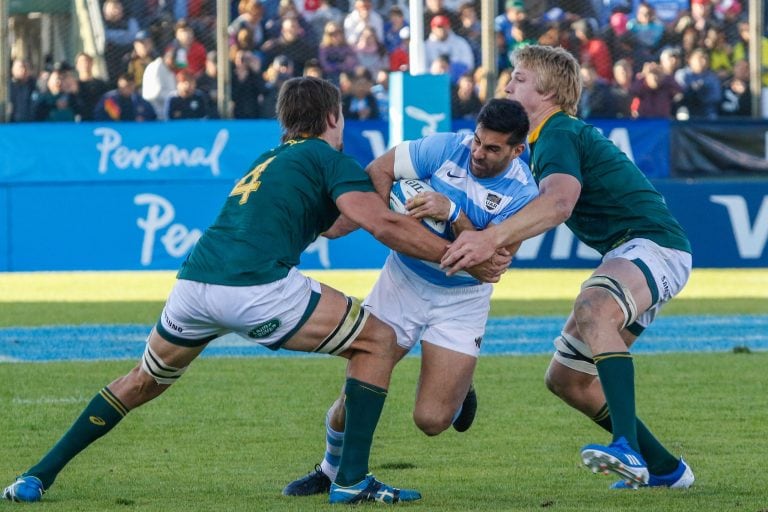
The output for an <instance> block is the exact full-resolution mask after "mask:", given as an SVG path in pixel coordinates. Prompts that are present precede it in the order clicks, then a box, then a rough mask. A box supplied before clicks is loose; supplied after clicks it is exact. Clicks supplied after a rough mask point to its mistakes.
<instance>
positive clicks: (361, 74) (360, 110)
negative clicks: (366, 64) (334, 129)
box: [341, 68, 379, 121]
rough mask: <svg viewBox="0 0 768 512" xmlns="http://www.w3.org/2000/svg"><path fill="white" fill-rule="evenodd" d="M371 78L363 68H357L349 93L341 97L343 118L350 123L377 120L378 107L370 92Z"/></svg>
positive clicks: (368, 72)
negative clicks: (350, 121)
mask: <svg viewBox="0 0 768 512" xmlns="http://www.w3.org/2000/svg"><path fill="white" fill-rule="evenodd" d="M371 87H373V77H372V76H371V73H370V71H368V70H367V69H365V68H358V69H357V70H356V71H355V73H354V75H353V76H352V86H351V89H350V92H349V93H347V94H344V95H342V97H341V108H342V111H343V112H344V117H345V118H346V119H349V120H352V121H365V120H369V119H379V105H378V103H377V102H376V98H375V97H374V96H373V93H372V92H371Z"/></svg>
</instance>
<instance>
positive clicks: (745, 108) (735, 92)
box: [718, 60, 752, 116]
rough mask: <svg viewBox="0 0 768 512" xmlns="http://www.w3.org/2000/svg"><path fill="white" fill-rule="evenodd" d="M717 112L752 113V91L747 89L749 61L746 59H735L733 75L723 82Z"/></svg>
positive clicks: (727, 113)
mask: <svg viewBox="0 0 768 512" xmlns="http://www.w3.org/2000/svg"><path fill="white" fill-rule="evenodd" d="M718 112H719V114H720V115H721V116H751V115H752V92H751V91H750V89H749V63H748V62H747V61H746V60H737V61H736V62H734V64H733V77H731V78H730V79H728V80H726V81H725V82H724V83H723V87H722V96H721V99H720V108H719V110H718Z"/></svg>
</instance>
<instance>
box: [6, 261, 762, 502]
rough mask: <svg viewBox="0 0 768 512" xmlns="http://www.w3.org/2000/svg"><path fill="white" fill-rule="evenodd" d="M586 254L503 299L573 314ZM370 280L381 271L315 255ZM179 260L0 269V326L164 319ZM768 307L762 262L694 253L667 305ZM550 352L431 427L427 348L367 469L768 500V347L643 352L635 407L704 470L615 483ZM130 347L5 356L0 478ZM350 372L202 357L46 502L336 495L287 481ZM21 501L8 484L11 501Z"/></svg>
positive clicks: (522, 362) (62, 422)
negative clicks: (75, 357)
mask: <svg viewBox="0 0 768 512" xmlns="http://www.w3.org/2000/svg"><path fill="white" fill-rule="evenodd" d="M585 275H586V272H583V271H558V272H552V271H520V270H515V271H511V272H510V273H508V275H507V276H505V279H504V282H503V283H502V284H501V285H500V286H498V287H497V290H496V293H495V295H494V304H493V313H494V314H503V315H513V314H526V315H531V314H548V315H565V314H566V313H567V311H568V306H569V299H570V298H572V296H573V295H574V294H575V291H576V290H577V289H578V285H579V283H580V282H581V280H583V279H584V277H585ZM316 277H318V278H319V279H321V280H323V281H326V282H329V283H332V284H334V285H335V286H337V287H339V288H341V289H343V290H345V291H348V292H349V293H352V294H355V295H364V294H365V292H366V291H367V289H368V288H369V287H370V283H372V281H373V279H375V273H373V272H363V273H355V274H340V273H319V274H316ZM172 282H173V273H167V272H162V273H161V272H151V273H92V274H91V273H88V274H79V273H78V274H45V273H35V274H0V326H20V325H52V324H53V325H56V324H77V323H145V324H147V325H149V324H151V323H153V322H154V321H155V319H156V317H157V314H158V312H159V310H160V307H161V306H162V301H163V299H164V297H165V295H166V294H167V292H168V290H169V288H170V286H171V284H172ZM696 313H697V314H734V315H738V314H746V313H750V314H768V271H763V270H739V271H714V270H696V271H695V272H694V275H693V276H692V279H691V282H690V284H689V286H688V287H687V288H686V290H685V291H684V293H683V294H682V295H681V297H680V298H678V299H676V300H675V301H673V302H672V304H670V306H669V307H668V308H667V309H665V314H670V315H674V314H696ZM547 360H548V357H547V356H525V357H523V356H517V357H511V356H501V357H486V358H481V361H480V363H479V366H478V371H477V375H476V386H477V389H478V393H479V396H480V410H479V413H478V418H477V421H476V423H475V425H474V426H473V427H472V429H470V430H469V431H468V432H467V433H464V434H458V433H456V432H454V431H452V430H451V431H449V432H446V433H444V434H442V435H440V436H438V437H435V438H427V437H426V436H424V435H423V434H421V433H420V432H418V431H417V429H416V428H415V427H414V425H413V423H412V421H411V420H410V411H411V407H412V402H413V397H414V386H415V381H416V376H417V372H418V364H419V361H418V359H416V358H408V359H406V360H404V361H403V362H402V363H401V364H400V365H399V366H398V368H397V369H396V373H395V376H394V378H393V383H392V387H391V389H390V394H389V399H388V402H387V405H386V408H385V411H384V415H383V417H382V421H381V423H380V425H379V428H378V430H377V436H376V441H375V443H374V451H373V454H372V460H371V463H372V465H371V469H372V470H373V471H374V472H375V473H376V475H377V476H379V477H380V478H382V479H383V480H385V481H388V482H391V483H393V484H396V485H405V486H413V487H415V488H418V489H419V490H421V491H422V493H423V494H424V499H423V500H422V501H421V502H418V503H415V504H411V505H407V508H410V509H413V510H422V511H469V510H478V511H535V510H554V511H586V510H590V511H638V512H639V511H643V512H648V511H682V512H694V511H695V512H702V511H731V510H734V511H748V512H766V511H768V493H766V492H765V483H764V481H763V480H762V478H761V474H762V473H761V468H762V467H763V466H764V460H765V456H766V455H768V453H767V452H768V450H767V449H766V443H765V431H766V429H765V418H766V411H767V410H768V400H767V399H766V398H765V378H764V374H765V368H766V366H767V365H768V353H764V352H752V353H730V352H728V353H725V352H724V353H709V354H704V353H701V354H690V353H689V354H672V355H654V356H642V357H638V358H636V373H637V393H638V409H639V413H640V415H641V416H642V417H643V418H644V419H645V420H646V422H647V423H648V424H649V425H650V426H651V427H652V428H653V429H654V430H655V431H656V432H657V433H658V434H659V436H660V437H661V438H662V439H663V440H664V441H665V443H666V444H667V445H668V446H669V448H670V449H671V450H672V451H673V452H675V453H682V454H683V455H684V456H685V457H686V460H688V461H689V462H690V464H691V466H692V467H693V469H694V471H695V472H696V477H697V482H696V485H695V486H694V487H693V488H692V489H690V490H686V491H674V490H658V489H656V490H649V489H645V490H640V491H637V492H617V491H610V490H608V489H607V486H608V484H609V483H611V481H612V480H611V479H610V478H609V477H604V476H601V475H592V474H591V473H590V472H589V471H588V470H587V469H585V468H583V467H582V466H581V465H580V462H579V459H578V450H579V448H580V447H581V446H582V445H583V444H585V443H588V442H598V441H599V442H603V441H607V440H608V436H607V434H605V433H604V432H602V431H601V430H599V429H598V428H597V427H596V426H594V425H592V424H591V423H590V422H589V421H587V420H586V419H585V418H583V417H582V416H580V415H579V414H578V413H576V412H575V411H573V410H570V409H568V408H567V407H566V406H564V405H562V404H561V403H560V402H559V401H558V400H557V399H556V398H555V397H553V396H552V395H550V394H549V393H548V392H547V391H546V390H545V389H544V386H543V385H542V374H543V371H544V369H545V368H546V365H547ZM133 364H134V362H133V361H109V362H103V361H98V362H54V363H13V364H10V363H0V383H2V385H0V410H2V411H3V412H2V414H0V427H2V428H1V429H0V432H2V436H0V483H1V484H4V485H5V484H6V483H9V482H10V481H11V480H12V479H13V477H14V476H15V475H16V474H18V473H19V472H20V471H23V470H24V469H26V468H27V467H28V466H29V465H30V464H32V463H33V462H35V461H36V460H37V459H38V458H39V457H40V456H41V455H42V453H43V452H44V451H45V450H47V448H48V447H50V445H51V444H52V443H53V442H55V440H56V439H57V438H58V437H59V436H60V435H61V433H63V431H64V430H65V429H66V428H68V426H69V425H70V424H71V422H72V420H73V419H74V417H75V416H76V415H77V414H78V413H79V411H80V410H81V409H82V408H83V407H84V405H85V404H86V403H87V401H89V400H90V398H91V397H92V396H93V395H94V394H95V393H96V392H97V391H98V390H99V389H100V388H101V387H102V386H103V385H104V384H106V383H107V382H109V381H110V380H112V379H113V378H114V377H115V376H117V375H120V374H122V373H124V372H126V371H127V370H128V369H129V368H131V367H132V365H133ZM343 374H344V362H343V361H342V360H340V359H336V358H326V357H312V358H299V359H287V358H285V359H261V358H243V359H232V358H229V359H227V358H223V359H218V358H217V359H202V360H200V361H197V362H196V363H195V364H194V365H193V366H192V367H191V369H190V371H189V372H187V374H186V375H185V377H184V378H183V379H182V380H181V381H180V382H179V383H178V384H176V385H174V387H173V388H172V389H171V390H169V391H168V392H167V393H166V394H165V395H164V396H162V397H160V398H159V399H158V400H156V401H155V402H152V403H150V404H148V405H147V406H145V407H143V408H141V409H139V410H137V411H134V412H132V413H131V414H130V415H129V416H128V417H127V419H126V420H125V421H123V423H122V424H121V425H120V426H118V427H117V429H116V430H115V431H114V432H113V433H111V434H110V435H109V436H107V437H106V438H104V439H102V440H100V441H98V442H97V443H96V444H94V445H93V446H92V447H91V448H90V449H88V450H87V451H86V452H84V453H83V454H81V455H80V456H78V457H77V458H76V459H75V460H74V461H73V462H72V463H71V464H70V465H69V466H68V467H67V468H66V469H65V470H64V471H63V472H62V474H61V475H60V477H59V479H58V480H57V483H56V485H55V486H54V487H53V488H52V489H51V491H50V492H49V493H48V494H47V495H46V496H45V498H44V501H43V502H42V503H40V504H38V505H35V506H36V507H37V508H39V509H40V510H46V511H103V510H126V511H128V510H131V511H132V510H145V511H156V510H169V511H176V510H183V511H185V512H196V511H211V510H222V511H223V510H227V511H229V510H238V511H240V510H242V511H266V510H269V511H271V510H278V511H305V510H333V509H338V507H335V508H334V507H331V506H329V505H327V504H326V502H325V498H323V497H311V498H301V499H296V498H293V499H291V498H286V497H283V496H281V495H280V490H281V488H282V486H283V485H284V484H285V483H287V481H289V480H291V479H293V478H294V477H296V476H300V475H302V474H303V473H305V472H307V471H309V470H310V469H311V468H312V466H313V465H314V464H315V463H316V462H318V461H319V459H320V457H321V455H322V449H323V444H322V443H323V432H324V431H323V417H324V413H325V410H326V409H327V406H328V404H329V403H330V402H331V400H332V399H333V398H334V397H335V395H336V393H337V391H338V389H339V387H340V385H341V382H342V379H343ZM18 507H19V505H15V504H11V503H6V502H0V510H12V509H17V508H18Z"/></svg>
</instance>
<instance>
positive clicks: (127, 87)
mask: <svg viewBox="0 0 768 512" xmlns="http://www.w3.org/2000/svg"><path fill="white" fill-rule="evenodd" d="M93 118H94V119H95V120H96V121H154V120H156V119H157V114H156V113H155V109H154V108H153V107H152V105H151V104H150V103H149V102H148V101H147V100H145V99H144V98H142V97H141V95H140V94H139V93H138V92H136V83H135V82H134V80H133V76H132V75H130V74H128V73H123V74H122V75H120V76H119V77H117V89H113V90H111V91H108V92H106V93H104V95H102V97H101V98H100V99H99V103H98V104H97V105H96V108H95V109H94V112H93Z"/></svg>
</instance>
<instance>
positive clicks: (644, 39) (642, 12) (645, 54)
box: [627, 1, 665, 62]
mask: <svg viewBox="0 0 768 512" xmlns="http://www.w3.org/2000/svg"><path fill="white" fill-rule="evenodd" d="M627 29H628V30H629V32H631V33H632V34H633V35H634V36H635V37H634V40H635V41H636V42H637V44H639V45H640V47H641V49H642V61H643V62H645V61H649V60H653V58H654V56H655V55H656V52H657V51H658V50H659V48H660V46H661V43H662V40H663V37H664V30H665V28H664V24H663V23H661V22H660V21H659V20H657V19H656V11H655V9H654V8H653V6H651V5H650V4H648V3H647V2H644V1H641V2H640V3H639V4H638V6H637V12H636V14H635V17H634V18H633V19H630V20H629V21H628V22H627Z"/></svg>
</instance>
